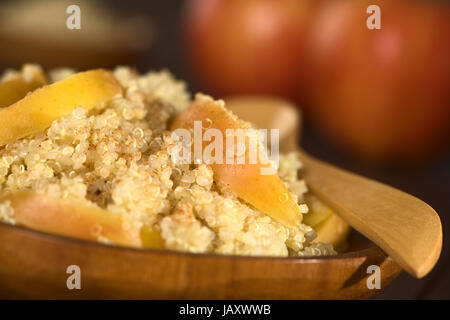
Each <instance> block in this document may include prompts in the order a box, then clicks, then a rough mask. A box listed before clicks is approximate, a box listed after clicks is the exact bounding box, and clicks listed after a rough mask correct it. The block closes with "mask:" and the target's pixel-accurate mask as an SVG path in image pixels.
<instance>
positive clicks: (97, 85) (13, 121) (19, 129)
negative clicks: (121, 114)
mask: <svg viewBox="0 0 450 320" xmlns="http://www.w3.org/2000/svg"><path fill="white" fill-rule="evenodd" d="M121 93H122V88H121V86H120V85H119V83H118V82H117V80H116V78H115V77H114V76H113V75H112V74H111V73H110V72H108V71H106V70H102V69H98V70H91V71H86V72H80V73H77V74H75V75H73V76H71V77H69V78H67V79H64V80H61V81H58V82H55V83H54V84H51V85H48V86H45V87H43V88H41V89H37V90H36V91H34V92H33V93H31V94H29V95H27V96H26V97H25V98H23V99H22V100H19V101H17V102H16V103H14V104H12V105H10V106H9V107H6V108H4V109H2V110H0V146H2V145H5V144H7V143H10V142H13V141H15V140H17V139H20V138H23V137H26V136H28V135H30V134H35V133H38V132H41V131H43V130H45V129H46V128H48V127H49V126H50V125H51V123H52V122H53V121H54V120H57V119H59V118H61V117H62V116H66V115H69V114H70V113H71V112H72V111H73V110H74V109H75V108H76V107H78V106H82V107H83V108H85V109H86V110H89V109H92V108H94V107H95V106H97V105H98V104H100V103H102V102H106V101H108V100H111V99H113V98H114V97H115V96H117V95H120V94H121Z"/></svg>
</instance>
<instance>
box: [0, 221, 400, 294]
mask: <svg viewBox="0 0 450 320" xmlns="http://www.w3.org/2000/svg"><path fill="white" fill-rule="evenodd" d="M349 244H350V245H349V246H348V248H347V249H346V250H345V252H344V253H341V254H338V255H337V256H333V257H322V258H265V257H238V256H227V255H215V254H191V253H182V252H175V251H170V250H149V249H133V248H125V247H116V246H109V245H103V244H100V243H94V242H87V241H82V240H77V239H71V238H65V237H60V236H55V235H50V234H45V233H42V232H38V231H34V230H30V229H25V228H22V227H15V226H11V225H7V224H4V223H0V261H1V263H0V288H1V290H0V298H38V299H80V298H82V299H362V298H368V297H370V296H371V295H373V294H375V293H376V292H378V291H379V290H377V289H374V290H369V289H368V288H367V285H366V282H367V278H368V277H369V276H370V274H368V273H367V267H368V266H370V265H378V266H380V271H381V286H382V288H384V287H385V286H386V285H388V284H389V282H391V281H392V280H393V279H394V278H395V277H396V276H397V275H398V274H399V273H400V271H401V269H400V267H399V266H398V265H397V264H396V263H395V262H394V261H393V260H392V259H391V258H389V257H387V256H386V255H385V254H384V253H383V252H382V251H381V249H379V248H378V247H376V246H374V245H373V244H371V243H370V242H368V240H366V239H365V238H363V237H362V236H360V235H358V234H356V233H354V234H352V235H351V236H350V239H349ZM70 265H77V266H79V267H80V269H81V290H76V289H74V290H69V289H68V288H67V285H66V281H67V278H68V277H69V276H70V274H67V273H66V270H67V267H68V266H70Z"/></svg>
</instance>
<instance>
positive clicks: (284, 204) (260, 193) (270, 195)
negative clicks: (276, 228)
mask: <svg viewBox="0 0 450 320" xmlns="http://www.w3.org/2000/svg"><path fill="white" fill-rule="evenodd" d="M194 121H202V122H203V124H202V125H203V127H205V128H211V129H218V130H219V131H220V132H221V133H222V137H223V141H222V145H223V155H222V156H223V158H222V159H223V163H213V164H211V168H212V169H213V172H214V178H215V179H217V180H219V181H221V182H222V183H225V184H226V185H228V186H229V187H230V189H231V190H233V191H234V192H235V193H236V195H237V196H238V197H239V198H241V199H242V200H244V201H246V202H247V203H249V204H251V205H252V206H253V207H255V208H256V209H258V210H260V211H261V212H263V213H265V214H267V215H269V216H270V217H272V218H273V219H275V220H277V221H278V222H280V223H282V224H283V225H285V226H289V227H291V226H296V225H298V224H299V223H300V222H301V221H302V213H301V212H300V209H299V207H298V205H297V203H296V202H295V200H294V199H293V198H292V196H291V194H290V193H289V192H288V190H287V189H286V187H285V185H284V183H283V182H282V181H281V179H280V178H279V176H278V175H277V173H276V172H275V170H273V171H274V172H273V173H272V174H264V175H263V174H261V172H262V170H261V169H262V168H268V167H270V165H269V164H266V163H264V164H263V162H262V161H261V159H260V158H259V157H258V161H257V162H256V163H251V162H250V161H249V160H250V157H249V154H248V153H249V150H250V148H249V141H248V139H246V140H245V162H244V163H243V164H239V163H238V161H237V158H238V157H243V155H242V154H238V152H236V154H235V156H234V159H233V160H234V161H233V163H232V164H227V163H226V158H227V154H226V149H227V148H226V145H227V144H226V138H227V137H226V130H227V129H247V128H248V124H247V123H246V122H244V121H242V120H240V119H238V118H237V117H236V116H235V115H234V114H233V113H232V112H231V111H230V110H228V109H226V108H225V107H224V106H223V105H221V104H220V103H218V102H216V101H214V100H213V99H212V98H210V97H208V96H205V95H197V97H196V99H195V101H193V102H192V104H191V105H190V106H189V107H188V108H187V109H186V110H184V111H183V112H182V113H181V114H179V115H178V117H177V118H176V119H175V120H174V122H173V124H172V126H171V129H172V130H175V129H179V128H184V129H190V130H192V129H193V128H194ZM208 144H209V142H207V143H205V142H203V145H202V150H204V149H205V146H207V145H208ZM258 148H260V145H259V144H258ZM258 151H260V150H258ZM194 153H195V150H194Z"/></svg>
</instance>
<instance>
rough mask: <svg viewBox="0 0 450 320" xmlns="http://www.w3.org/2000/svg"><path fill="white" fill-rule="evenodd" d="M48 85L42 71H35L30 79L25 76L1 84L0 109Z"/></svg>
mask: <svg viewBox="0 0 450 320" xmlns="http://www.w3.org/2000/svg"><path fill="white" fill-rule="evenodd" d="M46 84H47V80H46V78H45V75H44V74H43V73H42V71H41V70H40V69H35V70H34V69H33V70H32V72H31V74H30V77H28V76H25V75H23V74H20V75H18V76H17V77H14V78H12V79H10V80H7V81H4V82H1V83H0V108H4V107H7V106H9V105H11V104H13V103H15V102H16V101H19V100H20V99H22V98H23V97H25V96H26V95H27V93H28V92H31V91H34V90H36V89H38V88H40V87H42V86H44V85H46Z"/></svg>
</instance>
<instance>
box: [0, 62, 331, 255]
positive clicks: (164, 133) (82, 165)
mask: <svg viewBox="0 0 450 320" xmlns="http://www.w3.org/2000/svg"><path fill="white" fill-rule="evenodd" d="M23 72H24V71H23ZM72 73H73V71H72V70H69V69H60V70H54V71H52V72H50V80H52V81H57V80H61V79H64V78H66V77H67V76H69V75H71V74H72ZM114 76H115V77H116V78H117V79H118V81H119V83H120V84H121V85H122V86H123V87H124V94H123V96H120V97H116V98H115V99H113V100H112V101H110V102H108V103H106V104H105V103H103V104H101V105H99V106H98V107H97V108H94V109H93V110H90V111H86V110H85V109H83V108H82V107H78V108H76V109H75V110H74V111H73V112H72V114H70V115H68V116H65V117H62V118H61V119H60V120H58V121H54V122H53V123H52V125H51V126H50V127H49V128H48V129H47V130H46V131H45V132H43V133H40V134H37V135H34V136H30V137H27V138H25V139H20V140H17V141H15V142H14V143H10V144H8V145H6V146H4V147H0V189H1V192H6V191H8V190H11V191H15V190H34V191H36V192H38V193H40V194H44V195H50V196H55V197H59V198H63V199H77V200H80V201H83V202H85V203H86V204H90V205H97V206H99V207H101V208H104V209H106V210H108V211H110V212H111V214H113V213H114V214H120V215H123V217H124V219H123V221H128V223H129V222H130V221H132V222H133V223H140V224H142V225H145V226H148V227H150V228H153V229H154V230H158V231H159V232H160V235H161V237H162V239H163V241H164V243H165V247H166V248H169V249H174V250H183V251H189V252H196V253H205V252H213V253H222V254H237V255H264V256H319V255H328V254H334V253H335V252H334V250H333V248H332V247H331V246H330V245H325V244H321V243H312V241H313V240H314V238H315V233H314V230H313V229H312V228H311V227H309V226H307V225H304V224H300V225H299V226H298V227H295V228H287V227H284V226H283V225H281V224H279V223H278V222H276V221H274V220H273V219H271V218H270V217H269V216H267V215H265V214H263V213H261V212H259V211H257V210H255V209H254V208H252V207H250V206H249V205H247V204H245V203H243V202H242V201H241V200H239V199H238V198H237V197H236V196H235V195H234V194H233V192H232V191H231V190H230V189H229V188H227V186H224V185H222V184H220V182H216V181H214V179H213V171H212V169H211V167H209V166H208V165H206V164H200V165H194V164H192V165H187V164H176V163H175V161H173V160H172V158H171V151H172V149H173V148H174V147H175V141H173V139H172V138H171V132H170V131H168V124H169V122H170V120H171V119H172V118H173V116H175V115H176V114H177V113H178V112H180V111H181V110H183V109H184V108H186V106H187V105H188V104H189V102H190V95H189V94H188V92H187V91H186V88H185V85H184V83H183V82H180V81H177V80H175V79H174V78H173V77H172V75H171V74H170V73H168V72H167V71H162V72H150V73H148V74H146V75H142V76H140V75H138V74H137V73H136V72H135V71H133V70H132V69H130V68H126V67H119V68H116V69H115V71H114ZM8 77H9V76H5V77H4V78H3V79H5V78H8ZM299 169H301V163H300V161H299V160H298V158H297V156H296V154H295V153H290V154H287V155H281V157H280V166H279V175H280V177H281V178H282V180H283V181H284V182H285V184H286V186H287V188H288V190H289V191H290V192H291V193H292V195H293V196H294V198H295V199H297V201H298V203H299V206H300V210H301V211H302V212H303V213H306V212H308V207H307V206H306V204H304V194H305V193H306V192H307V187H306V184H305V183H304V181H302V180H300V179H299V176H298V170H299ZM0 220H3V221H6V222H9V223H14V214H13V209H12V208H11V206H10V204H9V203H8V202H7V201H4V202H3V203H1V204H0ZM124 227H126V226H124ZM103 242H105V241H103Z"/></svg>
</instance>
